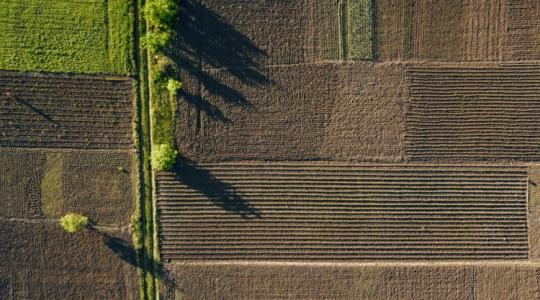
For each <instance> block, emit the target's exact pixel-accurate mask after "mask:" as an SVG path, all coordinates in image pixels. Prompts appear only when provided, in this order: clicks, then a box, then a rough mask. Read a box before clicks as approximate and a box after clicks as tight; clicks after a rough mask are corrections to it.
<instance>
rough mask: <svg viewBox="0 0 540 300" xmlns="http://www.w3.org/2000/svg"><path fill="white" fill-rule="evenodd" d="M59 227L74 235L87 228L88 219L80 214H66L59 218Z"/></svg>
mask: <svg viewBox="0 0 540 300" xmlns="http://www.w3.org/2000/svg"><path fill="white" fill-rule="evenodd" d="M60 225H61V226H62V228H64V230H65V231H67V232H69V233H76V232H78V231H80V230H81V229H83V228H86V227H87V226H88V217H85V216H83V215H81V214H76V213H68V214H66V215H65V216H63V217H62V218H60Z"/></svg>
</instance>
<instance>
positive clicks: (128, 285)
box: [0, 220, 139, 299]
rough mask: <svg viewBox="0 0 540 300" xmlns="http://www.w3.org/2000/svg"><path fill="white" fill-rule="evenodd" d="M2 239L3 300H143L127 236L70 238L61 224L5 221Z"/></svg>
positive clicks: (88, 233)
mask: <svg viewBox="0 0 540 300" xmlns="http://www.w3.org/2000/svg"><path fill="white" fill-rule="evenodd" d="M0 236H1V237H2V243H1V244H0V257H2V259H1V260H0V291H1V292H2V298H4V297H5V298H6V299H139V298H138V291H139V288H138V276H137V270H136V266H135V265H134V262H135V261H134V259H135V258H134V252H133V251H132V250H131V249H130V248H129V247H127V246H126V245H128V244H129V243H130V240H129V234H128V233H126V232H121V231H114V232H111V233H108V234H107V235H106V236H103V235H102V234H99V233H97V232H91V231H88V230H84V231H82V232H79V233H77V234H75V235H70V234H69V233H66V232H65V231H63V230H62V229H61V228H60V226H59V225H58V223H56V222H54V223H48V222H46V223H26V222H19V221H4V220H0ZM113 237H116V238H113Z"/></svg>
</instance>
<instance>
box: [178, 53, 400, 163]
mask: <svg viewBox="0 0 540 300" xmlns="http://www.w3.org/2000/svg"><path fill="white" fill-rule="evenodd" d="M261 72H262V76H264V77H265V78H267V80H266V81H267V83H265V84H255V85H250V84H246V83H243V82H242V81H241V80H239V79H238V78H237V77H235V76H234V75H231V74H230V73H229V72H228V71H207V73H208V76H209V77H212V78H214V79H215V80H216V82H219V84H216V83H215V82H208V81H205V80H200V79H199V80H198V79H197V78H194V77H188V78H186V79H187V80H185V81H184V82H186V90H185V93H184V95H183V96H184V97H183V99H182V101H180V104H179V105H180V106H179V115H178V120H177V143H178V145H179V150H180V153H181V154H182V155H184V156H185V157H186V158H189V159H191V160H194V161H199V162H201V161H216V160H242V159H263V160H268V159H269V160H320V159H325V160H362V161H401V160H402V159H403V154H404V143H403V139H404V132H405V127H404V123H403V120H404V109H405V98H406V97H407V94H406V82H405V80H404V79H403V71H402V68H401V66H399V65H374V64H371V63H347V64H343V63H326V64H315V65H298V66H282V67H270V68H265V69H264V70H261ZM323 75H324V76H323ZM298 78H302V80H298ZM199 86H200V89H198V88H197V87H199Z"/></svg>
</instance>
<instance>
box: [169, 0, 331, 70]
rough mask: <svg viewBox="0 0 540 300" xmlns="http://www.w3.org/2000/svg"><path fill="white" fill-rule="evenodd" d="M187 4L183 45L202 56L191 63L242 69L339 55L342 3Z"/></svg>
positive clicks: (214, 0) (190, 0)
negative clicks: (340, 5)
mask: <svg viewBox="0 0 540 300" xmlns="http://www.w3.org/2000/svg"><path fill="white" fill-rule="evenodd" d="M182 7H183V11H182V16H183V22H181V24H180V27H179V40H180V41H179V43H178V44H177V45H178V48H179V49H183V50H187V49H189V52H191V54H192V55H193V57H198V58H197V59H193V60H190V63H191V64H197V65H198V64H199V63H201V64H202V66H204V67H208V68H222V67H225V68H229V67H231V68H237V67H239V66H246V67H253V66H260V65H275V64H297V63H305V62H315V61H320V60H327V59H337V58H338V57H339V34H340V33H339V18H338V1H334V0H323V1H314V0H298V1H249V0H243V1H223V0H203V1H195V0H186V1H183V2H182ZM239 7H241V13H239ZM184 54H187V53H184Z"/></svg>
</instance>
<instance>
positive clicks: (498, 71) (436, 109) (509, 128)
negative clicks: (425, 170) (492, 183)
mask: <svg viewBox="0 0 540 300" xmlns="http://www.w3.org/2000/svg"><path fill="white" fill-rule="evenodd" d="M408 74H409V76H410V78H411V82H410V95H411V101H410V103H409V109H408V112H407V114H406V124H407V126H406V128H407V133H406V154H407V156H408V157H409V158H410V159H412V160H425V161H433V160H446V161H447V160H452V161H461V160H463V161H467V160H470V161H540V122H539V121H540V66H530V65H529V66H528V65H507V66H493V65H490V66H479V67H463V66H456V65H454V66H447V65H431V66H413V67H410V68H409V69H408Z"/></svg>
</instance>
